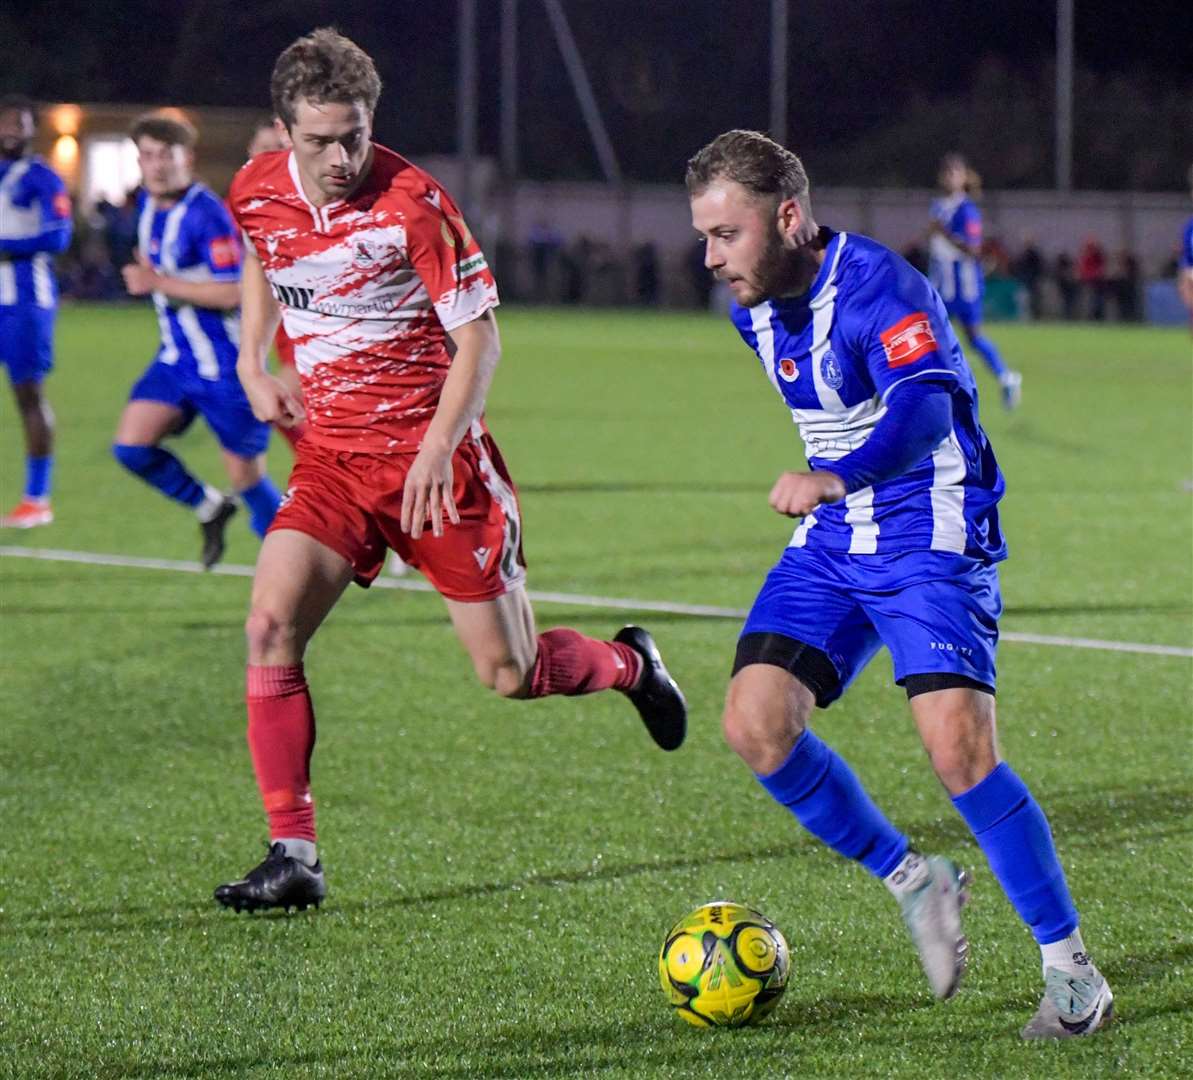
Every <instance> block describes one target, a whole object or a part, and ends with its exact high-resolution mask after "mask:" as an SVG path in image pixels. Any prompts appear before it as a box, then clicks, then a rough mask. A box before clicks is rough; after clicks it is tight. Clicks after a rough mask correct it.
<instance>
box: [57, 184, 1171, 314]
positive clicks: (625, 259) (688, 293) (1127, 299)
mask: <svg viewBox="0 0 1193 1080" xmlns="http://www.w3.org/2000/svg"><path fill="white" fill-rule="evenodd" d="M136 196H137V192H136V190H133V191H130V192H129V193H128V196H127V198H126V199H125V200H124V201H123V203H121V204H119V205H114V204H113V203H110V202H108V201H106V200H101V201H100V202H99V203H97V204H96V206H95V208H94V209H93V210H92V211H91V212H90V213H88V214H86V215H85V216H82V217H81V218H80V219H79V220H77V221H76V223H75V225H76V227H75V236H74V242H73V243H72V245H71V248H70V251H69V252H67V253H66V254H65V255H64V256H63V257H62V258H61V260H60V261H59V281H60V284H61V287H62V292H63V294H64V295H66V296H71V297H74V298H76V299H80V300H118V299H123V298H125V296H126V293H125V291H124V286H123V283H122V280H121V276H120V268H121V267H122V266H124V265H126V264H127V263H129V262H131V261H132V260H133V258H134V252H135V250H136V246H137V211H136ZM492 254H493V256H494V257H493V259H492V261H493V262H494V264H495V268H496V270H497V273H498V275H499V278H500V281H501V287H502V294H503V295H504V296H505V297H506V298H507V299H509V300H517V301H521V302H525V303H539V304H584V305H591V306H611V305H622V304H637V305H641V306H644V307H654V306H660V305H665V306H669V307H698V308H707V307H708V306H709V305H710V303H712V304H714V305H715V304H716V302H717V298H716V295H715V282H714V281H713V280H712V278H711V276H710V274H709V272H708V271H707V270H706V269H705V267H704V245H703V243H696V244H694V245H692V246H691V247H690V248H689V249H688V250H687V251H684V252H679V253H673V254H664V253H662V252H660V250H659V248H658V247H657V246H656V245H655V244H653V243H650V242H645V243H639V244H636V245H634V246H633V247H632V248H631V249H630V250H629V251H628V252H623V251H622V250H621V249H619V248H617V247H615V246H614V245H613V244H610V243H609V242H607V241H605V240H601V239H595V238H592V237H589V236H579V237H576V238H574V239H571V240H567V239H565V238H564V236H563V235H562V234H561V233H560V232H559V231H558V230H557V229H556V228H554V227H553V226H552V225H551V224H549V223H548V222H545V221H539V222H536V223H535V224H534V225H533V226H532V227H531V228H530V230H529V231H528V233H527V235H526V237H525V241H524V242H523V243H522V244H513V243H510V242H508V241H502V240H498V241H497V243H496V244H495V245H494V250H493V252H492ZM902 254H903V256H904V257H905V258H906V259H907V260H908V261H909V262H910V263H911V264H912V265H913V266H915V267H916V268H917V269H918V270H921V271H922V272H924V273H927V270H928V255H927V249H926V247H925V246H923V245H922V244H920V243H918V242H917V243H913V244H911V245H909V246H908V247H906V248H905V249H904V250H903V252H902ZM983 264H984V268H985V274H986V298H985V304H986V314H987V317H989V318H1004V319H1092V320H1116V321H1121V322H1135V321H1138V320H1140V319H1141V318H1142V317H1143V303H1142V297H1143V289H1144V286H1145V274H1144V272H1143V269H1142V268H1141V266H1140V263H1139V260H1138V259H1137V258H1136V257H1135V255H1134V254H1133V253H1131V252H1130V251H1122V250H1119V251H1107V250H1106V248H1105V247H1104V246H1103V245H1102V244H1101V243H1100V242H1099V241H1098V239H1097V238H1096V237H1092V236H1091V237H1089V238H1087V239H1086V241H1085V243H1084V244H1083V245H1082V246H1081V248H1080V250H1079V251H1077V252H1076V253H1074V254H1070V253H1068V252H1062V253H1060V254H1059V255H1056V256H1055V257H1049V256H1046V255H1044V254H1043V253H1042V252H1041V250H1040V248H1039V247H1038V245H1037V244H1036V242H1035V239H1034V238H1033V237H1031V236H1027V237H1024V239H1023V242H1022V244H1021V246H1020V247H1019V248H1018V250H1016V251H1011V250H1010V249H1008V247H1007V246H1006V245H1005V244H1004V243H1003V242H1002V241H1001V240H1000V239H998V238H997V237H991V238H988V239H987V240H986V242H985V244H984V248H983ZM1155 269H1156V270H1157V271H1158V273H1155V274H1153V275H1151V276H1152V277H1160V278H1172V277H1175V276H1176V272H1177V254H1176V252H1175V251H1174V252H1173V254H1172V258H1171V260H1170V261H1169V262H1168V263H1167V264H1166V265H1164V266H1162V267H1157V268H1155Z"/></svg>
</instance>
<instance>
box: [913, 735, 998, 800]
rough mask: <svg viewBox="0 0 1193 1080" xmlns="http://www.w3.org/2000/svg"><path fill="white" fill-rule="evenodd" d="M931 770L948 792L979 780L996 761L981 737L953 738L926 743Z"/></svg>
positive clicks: (951, 793)
mask: <svg viewBox="0 0 1193 1080" xmlns="http://www.w3.org/2000/svg"><path fill="white" fill-rule="evenodd" d="M928 758H929V760H930V761H931V762H932V770H933V771H934V772H935V773H936V776H937V778H938V779H939V780H940V782H941V784H943V785H944V788H945V790H946V791H948V792H949V794H950V795H960V794H961V793H962V792H965V791H969V790H970V788H972V787H974V786H976V785H977V784H979V783H981V782H982V781H983V780H984V779H985V778H986V777H987V776H989V775H990V773H991V772H992V771H993V770H994V767H995V766H996V765H997V764H998V755H997V752H996V751H995V749H994V747H993V746H992V745H989V744H987V743H986V742H985V741H984V740H973V739H966V738H957V739H953V740H944V741H938V742H937V743H936V744H935V745H933V746H930V747H928Z"/></svg>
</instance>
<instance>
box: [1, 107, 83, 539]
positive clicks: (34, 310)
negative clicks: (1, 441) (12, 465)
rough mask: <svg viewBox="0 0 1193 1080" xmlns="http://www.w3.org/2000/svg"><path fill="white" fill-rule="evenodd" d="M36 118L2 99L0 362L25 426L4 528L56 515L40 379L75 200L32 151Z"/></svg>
mask: <svg viewBox="0 0 1193 1080" xmlns="http://www.w3.org/2000/svg"><path fill="white" fill-rule="evenodd" d="M36 121H37V115H36V110H35V107H34V105H33V102H32V101H30V100H29V99H28V98H24V97H17V96H12V97H6V98H3V99H0V364H4V365H5V366H6V367H7V368H8V379H9V382H10V383H11V384H12V391H13V396H14V397H15V398H16V403H17V409H18V411H19V412H20V414H21V423H22V425H23V427H24V429H25V452H26V457H25V490H24V494H23V496H22V498H21V501H20V502H19V503H18V504H17V506H16V508H15V509H14V510H12V511H10V512H9V513H7V514H5V515H4V516H3V517H0V527H2V528H9V529H30V528H33V527H35V526H37V525H48V524H50V522H51V521H53V520H54V514H53V511H52V510H51V509H50V480H51V473H52V470H53V465H54V413H53V412H52V411H51V409H50V403H49V402H48V401H47V400H46V397H45V393H44V391H43V388H42V384H43V382H44V380H45V377H46V376H47V375H48V374H49V373H50V369H51V368H52V367H53V366H54V317H55V315H56V314H57V310H58V286H57V282H56V281H55V279H54V262H53V260H54V256H55V255H60V254H61V253H62V252H64V251H65V250H66V248H67V246H68V245H69V244H70V235H71V218H70V197H69V196H68V195H67V193H66V187H65V185H64V184H63V183H62V180H61V178H60V177H59V176H58V174H57V173H55V172H54V170H53V169H51V168H50V166H49V165H47V164H46V163H45V161H43V160H42V159H41V158H40V157H38V156H36V155H34V154H30V153H29V147H30V144H31V143H32V141H33V133H34V129H35V127H36Z"/></svg>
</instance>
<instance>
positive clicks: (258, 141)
mask: <svg viewBox="0 0 1193 1080" xmlns="http://www.w3.org/2000/svg"><path fill="white" fill-rule="evenodd" d="M288 149H290V137H289V135H287V134H286V129H285V128H284V127H283V126H282V124H281V122H280V121H279V120H278V119H277V118H276V117H274V118H271V119H269V120H262V121H261V122H260V123H259V124H258V125H257V126H256V127H255V128H253V137H252V138H251V139H249V146H248V155H249V160H250V161H252V160H253V158H255V157H256V156H257V155H258V154H268V153H272V152H273V151H274V150H288ZM273 351H274V353H275V355H276V356H277V358H278V373H277V374H278V378H279V379H281V380H282V382H283V383H284V384H285V387H286V389H287V390H289V391H290V393H292V394H293V395H294V396H295V397H296V398H297V399H298V400H300V401H301V400H302V383H301V382H300V381H299V378H298V371H297V370H296V369H295V367H294V343H293V342H292V341H291V340H290V339H289V338H288V337H287V336H286V329H285V327H284V326H282V324H281V322H279V323H278V328H277V331H276V332H275V333H274V335H273ZM273 426H274V429H275V430H276V431H277V433H278V434H279V435H281V436H282V438H283V439H285V440H286V442H288V443H289V444H290V449H291V450H293V449H294V448H295V446H297V445H298V440H299V439H301V438H302V436H303V432H304V431H305V430H306V425H305V424H303V423H301V422H300V423H289V424H281V423H275V424H274V425H273Z"/></svg>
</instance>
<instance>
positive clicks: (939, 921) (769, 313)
mask: <svg viewBox="0 0 1193 1080" xmlns="http://www.w3.org/2000/svg"><path fill="white" fill-rule="evenodd" d="M686 180H687V187H688V192H689V196H690V198H691V204H692V220H693V224H694V225H695V227H696V229H697V231H698V232H699V233H700V234H701V235H702V236H703V237H704V238H705V242H706V245H707V250H706V258H705V263H706V265H707V266H708V267H709V268H710V269H711V270H712V271H713V272H714V273H715V275H716V276H717V277H718V278H720V279H721V280H722V281H725V282H726V283H727V284H728V286H729V289H730V291H731V292H732V294H733V297H734V300H735V301H736V303H735V304H734V305H733V307H732V311H731V314H732V319H733V322H734V325H735V326H736V327H737V329H738V331H739V332H740V333H741V335H742V337H743V338H744V339H745V341H746V342H747V344H748V345H749V346H750V347H751V348H752V349H753V350H754V351H755V353H756V354H757V355H758V357H759V359H760V360H761V362H762V367H763V370H764V372H765V373H766V375H767V377H768V378H769V379H770V381H771V383H772V384H773V385H774V387H775V389H776V390H777V391H778V392H779V394H780V396H781V397H782V399H783V403H784V405H785V406H786V407H787V408H789V409H790V410H791V412H792V416H793V418H794V420H795V422H796V423H797V424H798V425H799V428H800V434H801V436H802V437H803V439H804V442H805V444H806V449H807V457H808V461H809V463H810V466H811V469H810V471H807V472H794V471H793V472H785V473H783V474H782V475H781V476H780V477H779V479H778V481H777V482H776V483H775V485H774V488H773V489H772V491H771V494H770V504H771V506H772V507H773V508H774V509H775V510H777V511H778V512H780V513H783V514H787V515H789V516H792V517H802V518H803V521H802V523H801V524H800V525H799V527H798V528H797V529H796V530H795V534H794V536H793V537H792V539H791V542H790V545H789V546H788V548H787V549H786V551H785V552H784V553H783V555H782V557H781V558H780V560H779V562H778V563H777V564H776V565H775V567H774V568H773V569H772V570H771V572H770V574H769V575H768V576H767V579H766V582H765V584H764V585H763V587H762V590H761V592H760V593H759V595H758V598H757V600H756V601H755V603H754V606H753V609H752V610H751V612H750V614H749V617H748V618H747V620H746V624H745V627H744V628H743V631H742V635H741V638H740V640H739V642H738V648H737V656H736V660H735V663H734V668H733V672H734V673H733V678H732V681H731V683H730V686H729V694H728V700H727V702H726V706H725V713H724V730H725V736H726V739H727V740H728V742H729V744H730V746H731V747H732V748H733V749H734V750H735V751H736V752H737V753H738V755H739V756H740V757H741V758H742V759H743V760H744V761H745V762H746V764H747V765H749V766H750V768H751V769H752V770H753V771H754V773H755V774H756V775H757V777H758V779H759V781H760V782H761V783H762V785H763V786H764V787H765V788H766V790H767V791H768V792H770V794H771V795H772V796H773V797H774V798H775V800H776V801H777V802H779V803H781V804H782V805H784V806H786V807H788V808H789V809H790V810H791V812H792V813H793V814H794V815H795V816H796V818H797V819H798V820H799V821H800V823H801V824H802V825H803V826H804V827H805V828H806V829H808V830H809V831H810V832H811V833H813V835H815V836H817V837H818V838H819V839H821V840H822V841H824V842H825V843H826V844H828V845H829V846H830V847H831V848H833V849H834V850H835V851H837V852H838V853H840V854H842V855H845V856H847V857H849V858H852V859H856V860H857V861H858V862H860V863H861V864H862V865H863V866H864V867H865V868H866V869H867V870H869V871H870V873H872V874H873V875H875V876H876V877H878V878H881V879H882V880H883V881H884V882H885V883H886V885H887V886H888V888H889V889H890V891H891V892H892V893H893V894H894V895H895V897H896V898H897V899H898V901H899V903H900V906H901V908H902V912H903V917H904V919H905V921H906V923H907V926H908V929H909V930H910V932H911V935H912V938H913V940H914V941H915V943H916V946H917V948H918V950H919V953H920V959H921V962H922V963H923V966H924V970H925V973H926V974H927V976H928V979H929V983H930V984H931V986H932V989H933V992H934V993H935V994H936V995H937V996H938V997H940V998H946V997H949V996H951V995H952V994H953V993H954V992H955V991H956V989H957V985H958V982H959V980H960V978H961V975H962V972H963V971H964V966H965V956H966V948H967V946H966V941H965V938H964V936H963V934H962V932H961V917H960V916H961V908H962V906H963V904H964V902H965V885H966V881H965V875H964V874H963V872H962V871H961V870H960V868H959V867H957V866H956V864H954V863H953V862H951V861H950V860H948V859H945V858H942V857H939V856H923V855H920V854H918V853H917V852H915V851H914V850H912V848H911V847H910V844H909V841H908V839H907V837H906V836H904V835H903V834H902V833H900V832H899V831H898V830H897V829H896V828H895V827H894V826H893V825H892V824H891V823H890V822H889V821H888V820H887V819H886V817H885V816H884V815H883V814H882V812H881V811H880V810H879V809H878V807H877V806H876V805H875V804H874V803H873V802H872V801H871V799H870V797H869V796H868V795H867V794H866V792H865V790H864V789H863V788H862V786H861V784H860V782H859V780H858V778H857V777H856V775H855V774H854V773H853V771H852V770H851V769H850V768H849V766H848V765H847V764H846V763H845V761H844V760H843V759H842V758H840V757H839V756H838V755H837V754H836V753H835V752H834V751H833V750H832V749H831V748H830V747H829V746H828V745H827V744H825V743H824V742H822V741H821V740H820V739H818V738H817V736H816V735H815V734H814V733H813V732H812V731H811V730H810V729H809V727H808V724H809V721H810V718H811V715H812V710H813V708H814V707H820V708H825V707H827V706H828V705H830V704H831V703H832V702H833V701H835V700H836V699H837V698H838V697H839V696H840V695H841V694H842V692H843V691H844V690H845V689H846V687H848V686H849V684H850V682H851V681H852V680H853V679H854V678H855V677H856V675H857V674H858V673H859V672H860V671H861V670H862V668H863V667H864V666H865V665H866V664H867V663H868V662H869V660H870V659H871V658H872V657H873V656H874V654H875V653H876V652H877V651H878V650H879V648H880V647H881V646H883V645H885V646H886V647H887V649H888V650H889V651H890V653H891V656H892V659H893V662H894V675H895V680H896V682H897V683H899V684H900V685H901V686H903V687H904V688H905V690H906V692H907V696H908V700H909V704H910V708H911V712H912V715H913V717H914V719H915V722H916V725H917V727H918V729H919V732H920V736H921V738H922V740H923V743H924V746H925V748H926V749H927V751H928V755H929V758H930V760H931V763H932V766H933V768H934V770H935V771H936V774H937V776H938V777H939V779H940V781H941V783H942V784H943V785H944V787H945V789H946V790H947V791H948V793H949V795H950V796H951V797H952V801H953V805H954V806H955V807H956V808H957V810H958V811H959V812H960V814H961V816H962V817H963V818H964V819H965V821H966V823H967V824H968V825H969V827H970V829H971V830H972V831H973V833H974V835H975V837H976V838H977V841H978V843H979V845H980V846H981V848H982V850H983V852H984V853H985V855H986V858H987V860H988V862H989V864H990V868H991V870H992V871H993V873H994V875H995V877H996V878H997V879H998V881H999V883H1000V884H1001V886H1002V887H1003V890H1004V891H1005V892H1006V894H1007V896H1008V898H1009V899H1010V901H1011V903H1012V904H1013V905H1014V907H1015V910H1016V911H1017V912H1018V913H1019V915H1020V917H1021V918H1022V919H1023V921H1024V922H1025V923H1026V924H1027V925H1028V926H1029V927H1030V928H1031V930H1032V933H1033V934H1034V936H1035V938H1036V940H1037V942H1038V943H1039V945H1040V949H1041V955H1042V963H1043V968H1044V977H1045V992H1044V996H1043V999H1042V1000H1041V1003H1040V1007H1039V1010H1038V1011H1037V1013H1036V1014H1035V1016H1034V1017H1033V1018H1032V1019H1031V1021H1030V1022H1029V1023H1028V1025H1027V1026H1026V1027H1025V1028H1024V1030H1023V1033H1022V1034H1023V1036H1024V1038H1064V1037H1067V1036H1070V1035H1084V1034H1088V1033H1090V1032H1093V1031H1095V1030H1097V1029H1098V1028H1099V1027H1100V1026H1102V1024H1103V1023H1104V1022H1105V1020H1106V1019H1107V1018H1108V1017H1109V1016H1110V1013H1111V1009H1112V997H1111V993H1110V989H1109V987H1108V986H1107V983H1106V980H1105V979H1104V978H1103V977H1102V975H1101V974H1100V973H1099V972H1098V970H1097V969H1096V968H1095V967H1094V966H1093V964H1092V963H1091V962H1090V960H1089V958H1088V956H1087V955H1086V952H1085V948H1084V945H1083V943H1082V940H1081V932H1080V930H1079V929H1078V919H1077V911H1076V909H1075V907H1074V905H1073V901H1072V899H1071V897H1070V895H1069V890H1068V886H1067V884H1066V882H1065V876H1064V872H1063V871H1062V869H1061V866H1060V862H1059V860H1058V858H1057V854H1056V849H1055V846H1054V844H1053V840H1052V835H1051V832H1050V830H1049V826H1048V822H1047V820H1046V818H1045V817H1044V814H1043V811H1042V810H1041V809H1040V807H1039V805H1038V804H1037V803H1036V801H1035V799H1034V798H1033V797H1032V795H1031V793H1030V791H1028V789H1027V787H1026V785H1025V784H1024V783H1023V781H1022V780H1021V779H1020V778H1019V777H1018V776H1017V775H1016V774H1015V772H1014V771H1013V770H1012V769H1011V767H1010V765H1008V764H1007V763H1006V762H1003V761H1002V760H1001V757H1000V754H999V750H998V745H997V741H996V738H995V710H994V686H995V667H994V658H995V646H996V644H997V640H998V617H999V615H1000V613H1001V610H1002V602H1001V599H1000V596H999V585H998V574H997V571H996V564H997V562H999V561H1000V560H1001V559H1003V558H1005V557H1006V545H1005V543H1004V541H1003V537H1002V533H1001V530H1000V527H999V520H998V508H997V507H998V500H999V498H1000V497H1001V495H1002V493H1003V478H1002V474H1001V473H1000V471H999V468H998V464H997V462H996V461H995V458H994V453H993V450H992V449H991V447H990V443H989V441H988V440H987V438H986V435H985V432H984V431H983V430H982V428H981V426H980V425H979V423H978V416H977V397H976V391H975V388H974V381H973V376H972V374H971V373H970V371H969V368H968V366H967V365H966V363H965V361H964V358H963V357H962V354H961V349H960V346H959V345H958V342H957V339H956V337H955V335H954V334H953V332H952V330H951V327H950V324H949V321H948V315H947V313H946V311H945V307H944V304H943V303H942V301H941V299H940V297H939V296H938V295H937V293H936V292H935V290H933V289H932V287H931V286H930V285H929V283H928V282H927V280H925V278H924V277H923V276H922V275H921V274H919V273H918V272H917V271H915V270H914V269H913V268H912V267H911V266H910V265H909V264H908V263H907V262H906V261H904V260H903V259H902V258H900V257H899V256H897V255H895V254H894V253H893V252H891V251H889V250H888V249H886V248H884V247H882V246H881V245H880V244H877V243H875V242H874V241H873V240H869V239H867V238H865V237H860V236H855V235H852V234H848V235H847V234H845V233H836V232H833V231H832V230H830V229H823V228H819V227H818V226H817V224H816V222H815V221H814V220H813V218H812V211H811V203H810V199H809V188H808V179H807V175H806V174H805V172H804V169H803V166H802V165H801V164H800V161H799V159H798V158H797V157H796V156H795V155H794V154H792V153H790V152H789V151H787V150H785V149H784V148H783V147H781V146H779V145H778V144H777V143H775V142H773V141H772V140H770V139H768V138H767V137H766V136H764V135H761V134H759V133H757V132H750V131H731V132H727V133H726V134H724V135H721V136H720V137H718V138H717V139H715V140H714V141H713V142H712V143H710V144H709V145H708V146H706V147H705V148H704V149H703V150H701V151H700V152H699V153H698V154H697V155H696V156H695V157H693V158H692V159H691V161H689V162H688V168H687V177H686Z"/></svg>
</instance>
